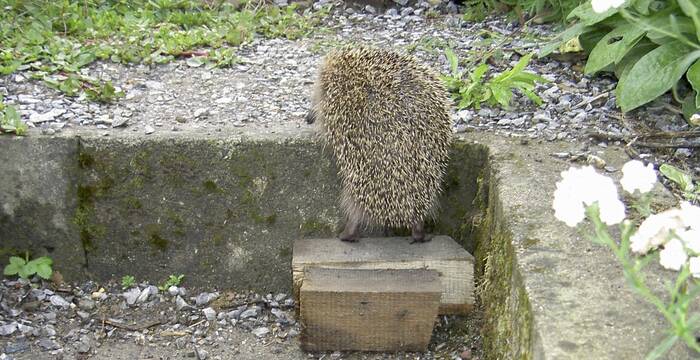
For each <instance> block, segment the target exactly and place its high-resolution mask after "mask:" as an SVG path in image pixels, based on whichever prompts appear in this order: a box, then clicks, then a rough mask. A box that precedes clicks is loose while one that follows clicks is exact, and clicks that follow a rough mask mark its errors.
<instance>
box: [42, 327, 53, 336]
mask: <svg viewBox="0 0 700 360" xmlns="http://www.w3.org/2000/svg"><path fill="white" fill-rule="evenodd" d="M41 334H42V335H44V336H46V337H54V336H56V329H55V328H54V327H53V325H46V326H44V327H42V328H41Z"/></svg>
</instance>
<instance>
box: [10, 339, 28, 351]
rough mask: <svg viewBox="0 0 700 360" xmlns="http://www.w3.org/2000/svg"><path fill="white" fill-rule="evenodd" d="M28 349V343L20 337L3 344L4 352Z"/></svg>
mask: <svg viewBox="0 0 700 360" xmlns="http://www.w3.org/2000/svg"><path fill="white" fill-rule="evenodd" d="M27 350H29V343H28V342H27V341H26V340H23V339H20V340H18V341H15V342H10V343H8V344H7V345H6V346H5V352H6V353H8V354H16V353H21V352H24V351H27Z"/></svg>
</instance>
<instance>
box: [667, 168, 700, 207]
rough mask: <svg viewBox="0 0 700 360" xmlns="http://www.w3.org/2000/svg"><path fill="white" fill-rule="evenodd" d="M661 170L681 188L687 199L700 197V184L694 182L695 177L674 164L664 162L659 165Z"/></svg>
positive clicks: (691, 199)
mask: <svg viewBox="0 0 700 360" xmlns="http://www.w3.org/2000/svg"><path fill="white" fill-rule="evenodd" d="M659 172H661V174H662V175H663V176H664V177H665V178H667V179H669V180H671V181H673V182H674V183H675V184H676V185H677V186H678V187H679V188H680V190H681V194H682V195H683V197H684V198H685V199H686V200H688V201H695V200H697V199H700V186H697V185H696V184H695V183H694V182H693V178H692V177H691V176H690V175H688V174H686V173H685V172H683V171H682V170H681V169H679V168H677V167H675V166H673V165H669V164H663V165H661V166H660V167H659Z"/></svg>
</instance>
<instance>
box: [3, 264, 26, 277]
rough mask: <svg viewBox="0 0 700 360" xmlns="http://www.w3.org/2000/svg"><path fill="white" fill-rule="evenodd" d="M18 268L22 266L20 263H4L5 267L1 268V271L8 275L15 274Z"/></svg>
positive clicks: (20, 268)
mask: <svg viewBox="0 0 700 360" xmlns="http://www.w3.org/2000/svg"><path fill="white" fill-rule="evenodd" d="M20 270H22V266H21V265H17V264H7V265H5V269H4V270H3V272H2V273H3V274H5V275H8V276H10V275H17V274H18V273H19V271H20Z"/></svg>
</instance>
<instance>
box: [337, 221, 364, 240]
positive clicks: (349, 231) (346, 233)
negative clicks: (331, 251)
mask: <svg viewBox="0 0 700 360" xmlns="http://www.w3.org/2000/svg"><path fill="white" fill-rule="evenodd" d="M359 227H360V224H359V222H358V221H357V220H355V219H348V223H347V224H345V230H343V232H342V233H340V235H338V237H339V238H340V241H347V242H357V241H358V240H360V234H359V232H358V230H359Z"/></svg>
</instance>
